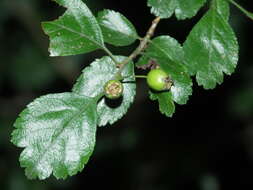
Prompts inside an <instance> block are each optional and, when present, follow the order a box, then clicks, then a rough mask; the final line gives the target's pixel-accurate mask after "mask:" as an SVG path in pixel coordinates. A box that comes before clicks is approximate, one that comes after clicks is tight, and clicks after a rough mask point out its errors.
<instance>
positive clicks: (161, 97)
mask: <svg viewBox="0 0 253 190" xmlns="http://www.w3.org/2000/svg"><path fill="white" fill-rule="evenodd" d="M149 94H150V99H151V100H158V102H159V110H160V112H161V113H163V114H165V115H166V116H167V117H172V115H173V113H174V112H175V104H174V102H173V99H172V94H171V92H159V93H155V92H151V91H150V92H149Z"/></svg>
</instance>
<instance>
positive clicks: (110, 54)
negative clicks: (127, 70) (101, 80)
mask: <svg viewBox="0 0 253 190" xmlns="http://www.w3.org/2000/svg"><path fill="white" fill-rule="evenodd" d="M103 50H104V51H105V52H106V53H107V54H108V55H109V56H110V58H111V59H112V61H113V62H114V63H115V64H116V65H119V64H120V63H119V62H118V61H117V60H116V59H115V57H114V55H113V54H112V52H111V51H110V50H109V49H108V48H107V47H104V48H103Z"/></svg>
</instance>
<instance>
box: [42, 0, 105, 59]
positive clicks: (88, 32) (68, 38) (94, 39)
mask: <svg viewBox="0 0 253 190" xmlns="http://www.w3.org/2000/svg"><path fill="white" fill-rule="evenodd" d="M55 1H56V2H57V3H58V4H60V5H62V6H64V7H66V8H67V11H66V12H65V13H64V15H63V16H61V17H60V18H59V19H57V20H55V21H50V22H43V23H42V27H43V29H44V31H45V33H46V34H47V35H49V37H50V47H49V51H50V55H51V56H66V55H76V54H81V53H87V52H90V51H93V50H96V49H105V46H104V41H103V36H102V32H101V29H100V27H99V25H98V23H97V20H96V18H95V17H94V16H93V15H92V13H91V11H90V10H89V8H88V7H87V6H86V5H85V4H84V3H83V2H82V0H55Z"/></svg>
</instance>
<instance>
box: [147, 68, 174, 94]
mask: <svg viewBox="0 0 253 190" xmlns="http://www.w3.org/2000/svg"><path fill="white" fill-rule="evenodd" d="M147 83H148V86H149V87H150V88H151V89H153V90H155V91H163V90H169V89H170V87H171V85H172V82H171V80H170V78H169V75H168V74H167V73H166V72H164V71H163V70H162V69H152V70H151V71H149V73H148V75H147Z"/></svg>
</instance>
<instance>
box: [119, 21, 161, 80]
mask: <svg viewBox="0 0 253 190" xmlns="http://www.w3.org/2000/svg"><path fill="white" fill-rule="evenodd" d="M160 20H161V19H160V17H156V18H155V19H154V20H153V22H152V25H151V26H150V28H149V29H148V31H147V33H146V36H145V37H144V38H142V39H140V44H139V46H138V47H137V48H136V49H135V50H134V51H133V53H131V55H130V56H129V57H127V58H126V59H125V60H123V62H122V63H121V64H120V65H119V70H118V72H117V73H116V75H115V78H121V73H122V71H123V69H124V68H125V66H126V65H127V64H128V63H129V62H130V61H132V60H133V59H134V58H136V57H137V56H138V55H139V54H141V53H142V52H143V50H145V48H146V47H147V45H148V43H149V41H150V38H151V37H152V36H153V35H154V32H155V29H156V27H157V25H158V23H159V22H160Z"/></svg>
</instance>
